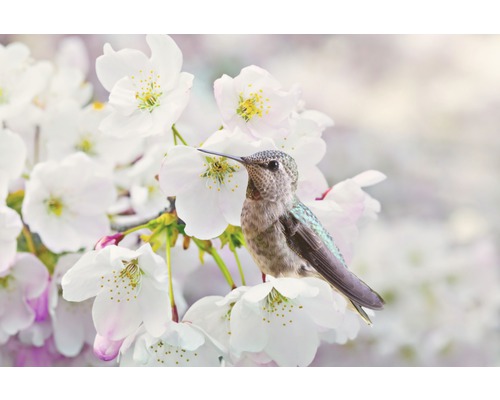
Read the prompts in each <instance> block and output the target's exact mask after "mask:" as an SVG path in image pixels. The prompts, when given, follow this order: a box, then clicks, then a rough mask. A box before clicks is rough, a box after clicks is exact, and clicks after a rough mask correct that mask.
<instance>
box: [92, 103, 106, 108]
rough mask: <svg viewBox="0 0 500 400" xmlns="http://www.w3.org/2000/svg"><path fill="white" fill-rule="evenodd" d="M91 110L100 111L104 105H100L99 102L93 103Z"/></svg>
mask: <svg viewBox="0 0 500 400" xmlns="http://www.w3.org/2000/svg"><path fill="white" fill-rule="evenodd" d="M92 108H93V109H94V110H102V109H103V108H104V103H101V102H100V101H94V102H93V103H92Z"/></svg>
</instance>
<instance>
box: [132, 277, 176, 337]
mask: <svg viewBox="0 0 500 400" xmlns="http://www.w3.org/2000/svg"><path fill="white" fill-rule="evenodd" d="M139 306H140V309H141V315H142V318H143V321H144V327H145V328H146V331H147V332H149V333H150V334H151V335H153V336H156V337H158V336H161V335H162V334H163V332H165V327H166V325H167V322H168V321H169V320H171V319H172V315H171V308H170V301H169V298H168V291H167V285H165V289H164V290H158V288H157V287H156V285H154V283H153V282H152V281H151V280H150V279H147V278H146V277H144V278H143V280H142V282H141V294H140V297H139Z"/></svg>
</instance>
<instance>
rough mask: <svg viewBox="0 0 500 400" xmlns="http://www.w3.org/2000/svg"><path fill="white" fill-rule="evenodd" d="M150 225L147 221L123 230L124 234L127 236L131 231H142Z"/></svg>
mask: <svg viewBox="0 0 500 400" xmlns="http://www.w3.org/2000/svg"><path fill="white" fill-rule="evenodd" d="M148 225H149V222H147V223H145V224H142V225H137V226H134V227H133V228H130V229H127V230H126V231H123V232H122V234H123V235H124V236H127V235H128V234H129V233H132V232H135V231H140V230H141V229H145V228H147V227H148Z"/></svg>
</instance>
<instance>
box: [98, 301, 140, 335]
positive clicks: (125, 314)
mask: <svg viewBox="0 0 500 400" xmlns="http://www.w3.org/2000/svg"><path fill="white" fill-rule="evenodd" d="M92 318H93V319H94V325H95V327H96V330H97V333H98V334H99V335H101V336H104V337H106V338H108V339H110V340H114V341H116V340H121V339H123V338H125V337H126V336H128V335H130V334H132V333H133V332H134V331H135V330H136V329H137V328H138V327H139V325H140V324H141V322H142V318H141V310H140V306H139V303H138V302H137V301H130V302H127V301H121V302H119V303H118V302H117V300H116V299H114V300H111V299H110V295H109V293H102V294H100V295H98V296H97V297H96V298H95V301H94V306H93V307H92Z"/></svg>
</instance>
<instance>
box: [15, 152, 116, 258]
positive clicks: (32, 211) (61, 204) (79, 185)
mask: <svg viewBox="0 0 500 400" xmlns="http://www.w3.org/2000/svg"><path fill="white" fill-rule="evenodd" d="M115 197H116V192H115V188H114V186H113V182H112V180H111V176H110V175H109V173H107V172H106V171H104V170H102V169H101V168H100V166H99V165H98V164H97V163H96V162H95V161H92V160H91V159H90V158H89V157H87V156H86V155H85V154H83V153H75V154H72V155H70V156H68V157H66V158H65V159H63V160H61V161H60V162H56V161H47V162H44V163H39V164H37V165H36V166H35V168H34V169H33V172H32V173H31V177H30V180H29V181H28V182H27V184H26V194H25V198H24V202H23V208H22V211H23V217H24V219H25V221H26V223H27V224H28V225H29V227H30V230H31V231H32V232H36V233H38V234H39V235H40V237H41V239H42V241H43V243H44V244H45V245H46V246H47V247H48V248H49V249H50V250H52V251H54V252H56V253H58V252H62V251H76V250H79V249H80V248H82V247H83V248H89V247H92V246H93V245H94V244H95V242H96V241H97V240H96V239H98V238H99V237H101V236H104V235H105V234H106V233H108V232H109V229H110V227H109V220H108V218H107V216H106V209H107V208H108V207H109V206H110V205H111V204H112V203H113V201H114V200H115Z"/></svg>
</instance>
